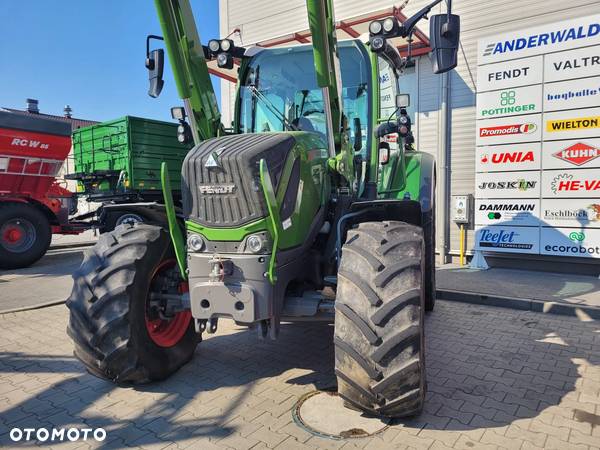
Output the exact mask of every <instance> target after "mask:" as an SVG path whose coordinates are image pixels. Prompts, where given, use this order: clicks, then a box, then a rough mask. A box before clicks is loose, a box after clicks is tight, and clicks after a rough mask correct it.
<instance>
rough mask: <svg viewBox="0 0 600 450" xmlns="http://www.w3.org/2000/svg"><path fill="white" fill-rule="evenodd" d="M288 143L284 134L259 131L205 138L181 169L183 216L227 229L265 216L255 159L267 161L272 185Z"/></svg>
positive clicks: (289, 139)
mask: <svg viewBox="0 0 600 450" xmlns="http://www.w3.org/2000/svg"><path fill="white" fill-rule="evenodd" d="M294 144H295V140H294V138H293V137H292V136H290V135H289V134H285V133H263V134H240V135H235V136H224V137H220V138H214V139H209V140H207V141H204V142H202V143H201V144H199V145H197V146H196V147H194V148H193V149H192V150H191V151H190V152H189V153H188V155H187V156H186V158H185V161H184V162H183V168H182V177H183V182H182V197H183V210H184V213H185V215H186V217H187V218H188V219H189V220H192V221H194V222H197V223H198V224H200V225H204V226H209V227H231V228H233V227H239V226H241V225H244V224H247V223H249V222H253V221H255V220H258V219H260V218H262V217H265V216H267V214H268V212H267V206H266V203H265V201H264V195H263V192H262V188H261V186H260V174H259V162H260V160H261V159H262V158H264V159H265V160H266V161H267V165H268V167H269V173H270V175H271V179H272V180H273V186H274V188H275V189H277V185H278V183H279V178H280V176H281V171H282V169H283V166H284V164H285V160H286V158H287V155H288V153H289V152H290V150H291V149H292V148H293V146H294ZM211 165H212V167H210V166H211Z"/></svg>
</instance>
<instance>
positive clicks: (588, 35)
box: [479, 14, 600, 64]
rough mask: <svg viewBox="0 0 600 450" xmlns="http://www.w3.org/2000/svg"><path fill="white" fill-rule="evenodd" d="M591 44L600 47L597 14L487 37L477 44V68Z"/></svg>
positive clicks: (598, 15)
mask: <svg viewBox="0 0 600 450" xmlns="http://www.w3.org/2000/svg"><path fill="white" fill-rule="evenodd" d="M594 44H600V14H596V15H592V16H588V17H580V18H577V19H572V20H566V21H563V22H557V23H554V24H551V25H542V26H539V27H535V28H530V29H528V30H527V31H526V32H525V33H523V32H522V31H520V32H512V33H503V34H499V35H496V36H490V37H489V38H487V39H483V40H482V41H480V43H479V64H487V63H493V62H498V61H503V60H507V59H515V58H522V57H525V56H534V55H540V54H543V53H550V52H555V51H561V50H567V49H570V48H575V47H583V46H588V45H594Z"/></svg>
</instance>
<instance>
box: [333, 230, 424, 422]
mask: <svg viewBox="0 0 600 450" xmlns="http://www.w3.org/2000/svg"><path fill="white" fill-rule="evenodd" d="M424 269H425V251H424V240H423V232H422V229H421V228H419V227H417V226H414V225H410V224H407V223H404V222H392V221H390V222H367V223H361V224H360V225H359V226H358V227H357V228H356V229H353V230H350V231H349V232H348V237H347V239H346V243H345V244H344V246H343V248H342V259H341V263H340V267H339V270H338V284H337V294H336V300H335V310H336V312H335V333H334V345H335V373H336V375H337V380H338V392H339V395H340V396H341V397H342V398H343V399H344V400H345V403H346V405H347V406H349V407H351V408H354V409H359V410H362V411H365V412H368V413H371V414H376V415H382V416H387V417H404V416H411V415H415V414H418V413H419V412H420V411H421V409H422V407H423V402H424V398H425V348H424V334H423V325H424V324H423V315H424V309H425V299H424V285H423V279H424Z"/></svg>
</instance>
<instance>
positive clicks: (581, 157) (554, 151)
mask: <svg viewBox="0 0 600 450" xmlns="http://www.w3.org/2000/svg"><path fill="white" fill-rule="evenodd" d="M599 156H600V138H593V139H589V138H588V139H573V140H567V141H547V142H544V144H543V150H542V166H543V168H544V170H546V169H575V168H582V169H591V168H594V167H599V168H600V158H599Z"/></svg>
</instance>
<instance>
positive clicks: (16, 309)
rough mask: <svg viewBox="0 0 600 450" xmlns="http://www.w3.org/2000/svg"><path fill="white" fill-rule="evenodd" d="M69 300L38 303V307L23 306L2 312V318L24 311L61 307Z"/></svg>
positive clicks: (0, 313)
mask: <svg viewBox="0 0 600 450" xmlns="http://www.w3.org/2000/svg"><path fill="white" fill-rule="evenodd" d="M66 301H67V300H66V299H64V300H52V301H49V302H45V303H38V304H37V305H29V306H23V307H22V308H13V309H7V310H4V311H0V316H1V315H3V314H12V313H18V312H24V311H30V310H33V309H42V308H48V307H50V306H56V305H61V304H63V303H65V302H66Z"/></svg>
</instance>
